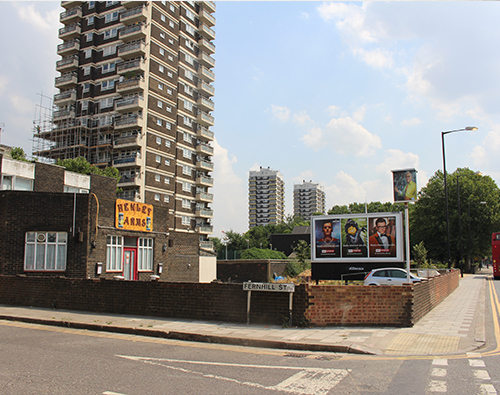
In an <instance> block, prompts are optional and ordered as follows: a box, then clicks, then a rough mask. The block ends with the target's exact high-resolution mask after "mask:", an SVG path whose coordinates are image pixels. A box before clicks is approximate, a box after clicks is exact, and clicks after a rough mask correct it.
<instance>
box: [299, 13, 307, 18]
mask: <svg viewBox="0 0 500 395" xmlns="http://www.w3.org/2000/svg"><path fill="white" fill-rule="evenodd" d="M300 17H301V18H302V19H309V13H307V12H301V13H300Z"/></svg>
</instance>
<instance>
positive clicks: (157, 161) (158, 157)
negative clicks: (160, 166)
mask: <svg viewBox="0 0 500 395" xmlns="http://www.w3.org/2000/svg"><path fill="white" fill-rule="evenodd" d="M156 163H161V156H160V155H156Z"/></svg>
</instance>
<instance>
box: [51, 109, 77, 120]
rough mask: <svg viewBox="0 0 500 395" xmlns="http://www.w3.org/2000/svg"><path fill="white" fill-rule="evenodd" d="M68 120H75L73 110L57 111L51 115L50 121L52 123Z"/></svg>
mask: <svg viewBox="0 0 500 395" xmlns="http://www.w3.org/2000/svg"><path fill="white" fill-rule="evenodd" d="M68 118H75V110H74V109H65V110H59V111H54V112H53V113H52V121H54V122H57V121H62V120H65V119H68Z"/></svg>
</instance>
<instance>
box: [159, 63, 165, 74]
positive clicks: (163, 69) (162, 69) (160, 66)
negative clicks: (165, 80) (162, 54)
mask: <svg viewBox="0 0 500 395" xmlns="http://www.w3.org/2000/svg"><path fill="white" fill-rule="evenodd" d="M158 71H159V72H160V73H164V72H165V67H163V66H162V65H161V64H160V65H158Z"/></svg>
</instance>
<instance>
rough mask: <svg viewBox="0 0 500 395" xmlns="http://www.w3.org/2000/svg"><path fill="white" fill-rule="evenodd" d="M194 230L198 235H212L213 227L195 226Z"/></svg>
mask: <svg viewBox="0 0 500 395" xmlns="http://www.w3.org/2000/svg"><path fill="white" fill-rule="evenodd" d="M196 229H197V231H198V233H213V229H214V228H213V226H210V225H197V226H196Z"/></svg>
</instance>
